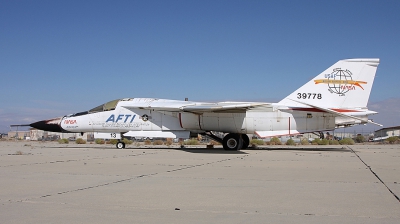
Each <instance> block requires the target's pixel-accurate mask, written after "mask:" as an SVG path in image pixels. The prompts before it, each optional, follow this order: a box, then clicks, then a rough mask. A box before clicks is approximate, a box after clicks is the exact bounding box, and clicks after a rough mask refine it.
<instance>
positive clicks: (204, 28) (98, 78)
mask: <svg viewBox="0 0 400 224" xmlns="http://www.w3.org/2000/svg"><path fill="white" fill-rule="evenodd" d="M399 12H400V1H387V0H383V1H376V0H374V1H369V0H360V1H356V0H352V1H340V0H334V1H317V0H314V1H300V0H299V1H232V0H229V1H218V0H216V1H203V0H202V1H54V0H50V1H43V0H38V1H18V0H16V1H9V0H0V77H1V79H0V83H1V88H0V93H1V97H0V132H7V131H8V130H9V125H10V124H15V123H17V124H18V123H31V122H33V121H36V120H41V119H46V118H50V117H56V116H60V115H65V114H70V113H74V112H79V111H84V110H88V109H90V108H93V107H95V106H98V105H100V104H102V103H104V102H106V101H109V100H113V99H117V98H126V97H155V98H168V99H178V100H181V99H184V98H185V97H188V98H189V99H190V100H193V101H224V100H232V101H266V102H277V101H279V100H280V99H281V98H283V97H285V96H286V95H288V94H290V93H291V92H292V91H294V90H295V89H297V88H298V87H299V86H301V85H302V84H304V83H305V82H307V81H308V80H309V79H311V78H313V77H314V76H316V75H317V74H319V73H320V72H322V71H323V70H325V69H326V68H327V67H329V66H330V65H332V64H333V63H335V62H336V61H338V60H340V59H345V58H360V57H362V58H368V57H372V58H380V59H381V64H380V65H379V67H378V72H377V77H376V79H375V83H374V87H373V89H372V94H371V97H370V102H373V103H375V107H377V108H381V104H380V103H382V102H387V100H394V102H396V103H395V104H397V102H398V103H400V100H399V99H400V94H399V83H400V76H399V71H400V61H399V59H400V13H399ZM377 105H378V106H377ZM385 105H386V104H385ZM393 106H394V107H397V108H395V109H397V110H399V111H396V112H399V113H400V108H399V106H396V105H393ZM371 109H372V108H371ZM374 109H375V110H378V109H376V108H374ZM392 109H393V108H391V107H390V108H389V109H386V110H388V111H393V110H392ZM378 111H379V110H378ZM399 113H397V114H399ZM393 116H396V114H394V115H393ZM381 117H382V116H381ZM378 118H380V117H375V121H377V122H381V123H384V124H385V125H386V126H390V124H391V123H390V122H394V121H393V120H387V119H386V120H385V121H384V122H382V121H380V120H378ZM383 118H385V116H383ZM386 118H387V117H386ZM398 118H399V115H397V121H396V122H394V123H393V125H400V119H398Z"/></svg>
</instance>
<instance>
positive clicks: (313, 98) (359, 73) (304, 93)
mask: <svg viewBox="0 0 400 224" xmlns="http://www.w3.org/2000/svg"><path fill="white" fill-rule="evenodd" d="M378 64H379V59H373V58H371V59H369V58H366V59H361V58H359V59H345V60H340V61H338V62H336V63H335V64H334V65H332V66H331V67H329V68H328V69H326V70H325V71H324V72H322V73H321V74H319V75H318V76H316V77H315V78H314V79H312V80H310V81H309V82H308V83H306V84H305V85H303V86H302V87H300V88H299V89H297V90H296V91H294V92H293V93H292V94H290V95H289V96H287V97H286V98H285V99H283V100H281V101H280V102H279V104H281V105H285V106H289V107H304V104H302V103H305V104H310V105H315V106H318V107H322V108H338V109H339V108H342V109H346V108H366V107H367V103H368V99H369V95H370V93H371V89H372V83H373V82H374V78H375V73H376V69H377V67H378ZM293 100H294V101H293ZM295 101H298V102H295ZM300 102H301V103H300Z"/></svg>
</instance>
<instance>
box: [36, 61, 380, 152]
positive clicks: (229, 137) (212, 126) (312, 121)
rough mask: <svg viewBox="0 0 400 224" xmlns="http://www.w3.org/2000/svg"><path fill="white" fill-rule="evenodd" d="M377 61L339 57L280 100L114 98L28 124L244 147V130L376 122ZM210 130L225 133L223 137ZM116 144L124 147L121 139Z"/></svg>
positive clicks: (297, 130) (277, 131)
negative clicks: (372, 102)
mask: <svg viewBox="0 0 400 224" xmlns="http://www.w3.org/2000/svg"><path fill="white" fill-rule="evenodd" d="M378 64H379V59H347V60H340V61H338V62H337V63H335V64H334V65H332V66H331V67H329V68H328V69H327V70H325V71H324V72H322V73H321V74H319V75H318V76H316V77H315V78H314V79H312V80H310V81H309V82H308V83H306V84H305V85H303V86H302V87H300V88H299V89H297V90H296V91H294V92H293V93H291V94H290V95H289V96H287V97H286V98H284V99H283V100H281V101H280V102H279V103H263V102H218V103H207V102H192V101H178V100H167V99H154V98H125V99H118V100H113V101H110V102H108V103H105V104H103V105H100V106H98V107H95V108H93V109H91V110H88V111H85V112H80V113H76V114H71V115H66V116H62V117H58V118H54V119H50V120H43V121H38V122H35V123H32V124H30V125H29V126H31V127H34V128H37V129H41V130H45V131H52V132H76V133H83V132H101V133H109V134H110V138H112V137H114V138H115V137H118V138H119V139H121V138H123V137H124V136H132V137H163V138H189V137H190V136H193V135H196V136H197V134H202V135H207V136H209V137H211V138H213V139H215V140H217V141H219V142H221V143H222V145H223V147H224V149H225V150H240V149H245V148H247V147H248V145H249V137H248V136H247V134H255V135H257V136H259V137H261V138H265V137H271V136H282V135H296V134H302V133H308V132H322V131H328V130H333V129H335V128H338V127H343V126H352V125H356V124H366V123H373V124H376V125H379V124H377V123H374V122H372V121H371V120H368V115H371V114H376V113H377V112H374V111H370V110H368V109H367V103H368V98H369V95H370V93H371V88H372V83H373V82H374V77H375V73H376V69H377V67H378ZM214 132H223V133H225V135H224V137H223V138H220V137H218V136H216V135H214ZM116 146H117V148H124V147H125V144H124V143H123V142H122V141H119V142H118V143H117V145H116Z"/></svg>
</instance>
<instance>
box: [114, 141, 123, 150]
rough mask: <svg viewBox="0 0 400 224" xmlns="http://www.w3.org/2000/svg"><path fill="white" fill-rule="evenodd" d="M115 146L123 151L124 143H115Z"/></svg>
mask: <svg viewBox="0 0 400 224" xmlns="http://www.w3.org/2000/svg"><path fill="white" fill-rule="evenodd" d="M116 146H117V149H124V148H125V143H124V142H117V144H116Z"/></svg>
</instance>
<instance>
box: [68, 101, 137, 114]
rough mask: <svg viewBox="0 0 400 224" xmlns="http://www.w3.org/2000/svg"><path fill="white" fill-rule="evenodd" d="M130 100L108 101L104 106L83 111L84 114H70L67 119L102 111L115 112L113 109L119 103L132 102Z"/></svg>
mask: <svg viewBox="0 0 400 224" xmlns="http://www.w3.org/2000/svg"><path fill="white" fill-rule="evenodd" d="M132 100H133V99H132V98H124V99H117V100H112V101H109V102H107V103H105V104H102V105H100V106H97V107H95V108H93V109H90V110H88V111H84V112H79V113H76V114H72V115H69V117H74V116H81V115H85V114H93V113H97V112H103V111H110V110H115V108H116V107H117V105H118V103H119V102H120V101H132Z"/></svg>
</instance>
